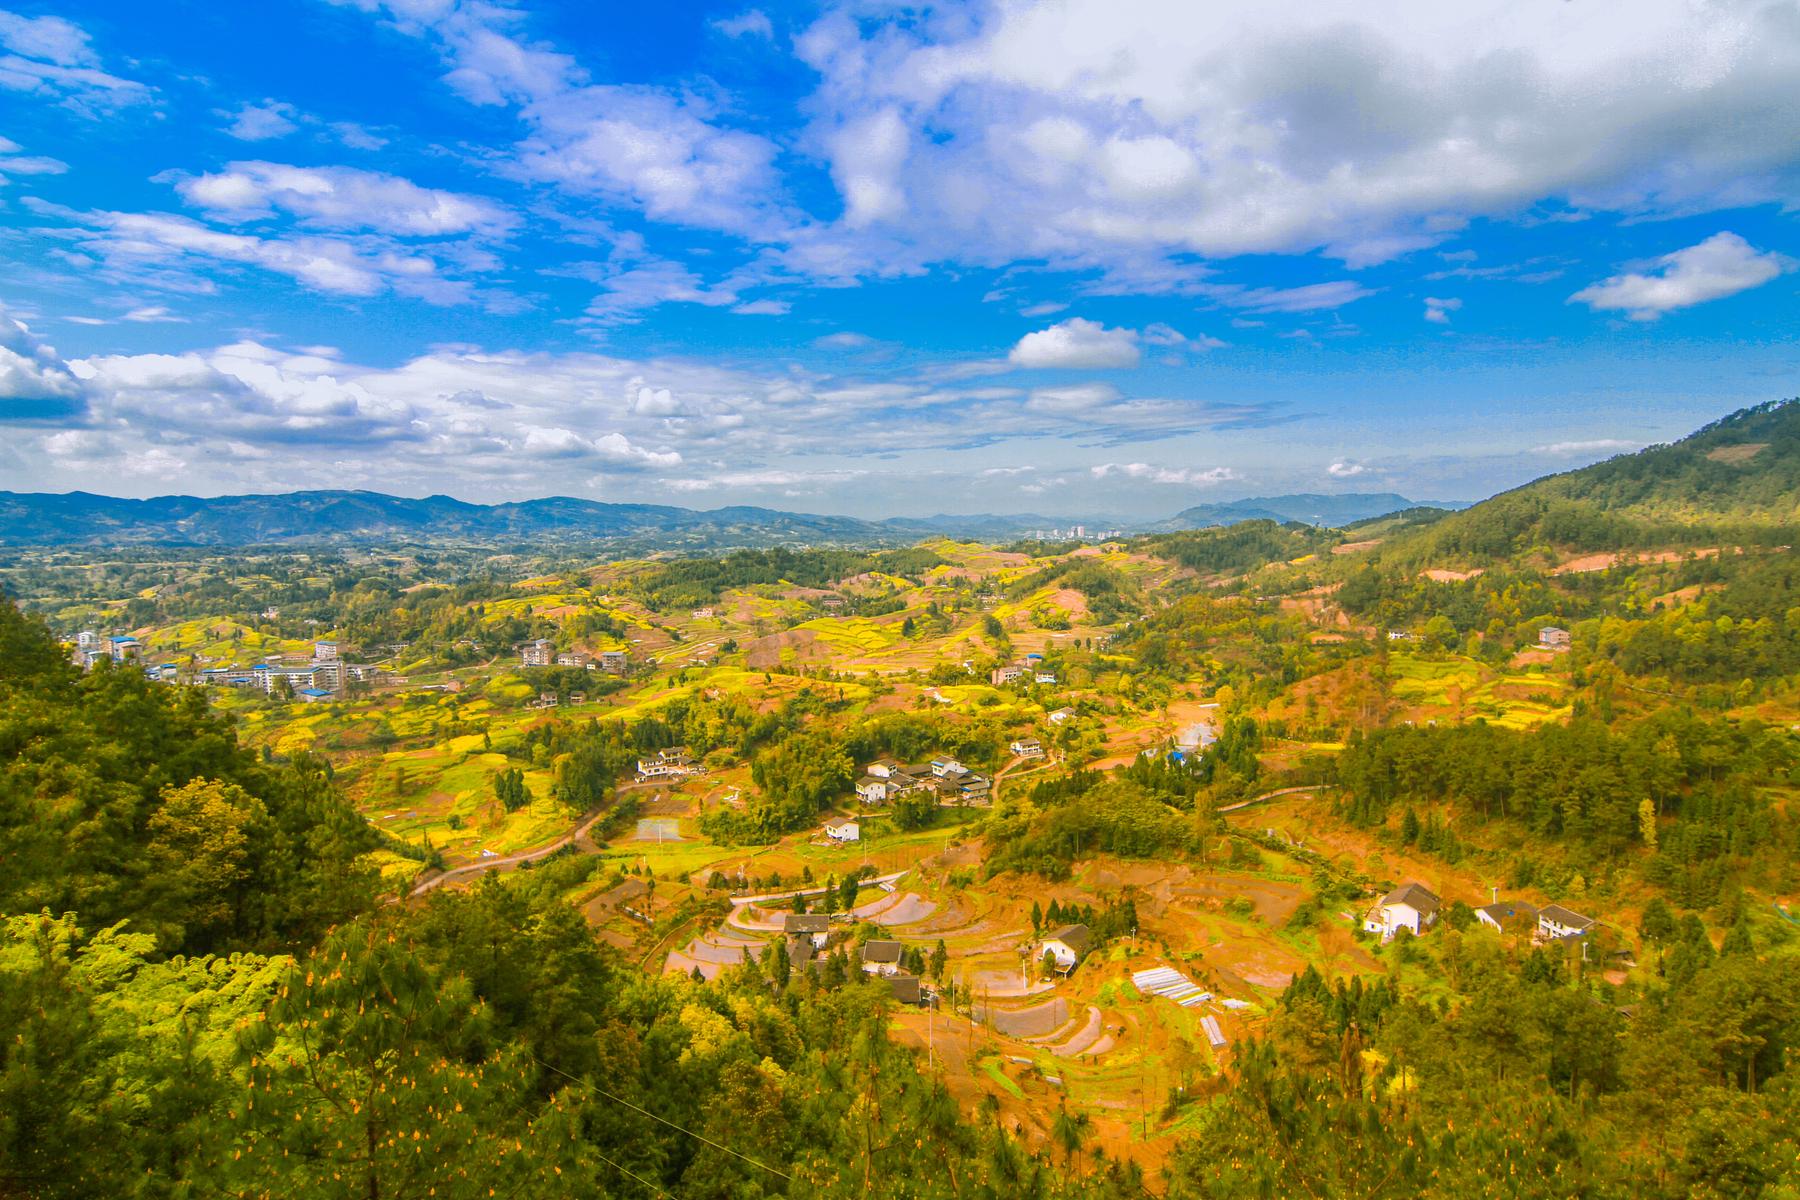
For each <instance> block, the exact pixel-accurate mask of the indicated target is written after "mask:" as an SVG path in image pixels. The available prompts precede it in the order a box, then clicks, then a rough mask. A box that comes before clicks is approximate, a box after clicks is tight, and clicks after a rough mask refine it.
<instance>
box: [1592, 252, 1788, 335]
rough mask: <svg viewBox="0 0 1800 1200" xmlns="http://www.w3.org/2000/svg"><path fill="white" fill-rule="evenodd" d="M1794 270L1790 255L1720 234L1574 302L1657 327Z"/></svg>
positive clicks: (1595, 288)
mask: <svg viewBox="0 0 1800 1200" xmlns="http://www.w3.org/2000/svg"><path fill="white" fill-rule="evenodd" d="M1793 269H1794V260H1793V259H1791V258H1788V257H1786V256H1785V255H1781V254H1777V253H1775V252H1774V251H1762V250H1758V249H1757V248H1756V247H1754V246H1752V245H1751V244H1750V243H1749V242H1746V241H1745V240H1744V239H1743V238H1741V237H1739V236H1738V235H1737V234H1735V233H1730V232H1724V233H1715V234H1713V236H1711V237H1709V238H1707V239H1706V240H1705V241H1704V242H1701V243H1700V244H1699V245H1697V246H1689V247H1688V248H1687V249H1685V250H1677V251H1675V252H1674V253H1673V254H1665V255H1663V256H1662V257H1661V258H1659V259H1657V260H1656V262H1655V264H1654V269H1652V270H1650V271H1647V272H1643V273H1639V272H1628V273H1626V274H1623V275H1614V276H1613V277H1612V278H1610V279H1606V280H1602V281H1601V282H1599V283H1596V284H1593V285H1592V286H1590V287H1585V288H1583V289H1581V290H1580V291H1579V292H1576V293H1575V294H1574V295H1573V296H1570V297H1569V300H1570V302H1571V303H1575V302H1579V303H1582V304H1586V305H1587V306H1588V307H1589V308H1593V309H1597V310H1601V311H1613V310H1621V309H1622V310H1624V311H1625V313H1626V315H1628V316H1629V317H1630V318H1631V319H1632V320H1634V321H1654V320H1656V319H1657V318H1658V317H1660V316H1662V315H1663V314H1664V313H1666V312H1673V311H1675V310H1676V309H1680V308H1690V307H1692V306H1693V305H1696V304H1704V303H1706V302H1707V301H1708V300H1721V299H1723V298H1725V297H1726V296H1735V295H1737V294H1738V293H1739V292H1743V291H1748V290H1749V289H1751V288H1755V287H1761V286H1762V285H1763V284H1765V283H1768V282H1769V281H1770V280H1772V279H1774V278H1776V277H1777V276H1779V275H1782V274H1785V273H1786V272H1788V271H1792V270H1793Z"/></svg>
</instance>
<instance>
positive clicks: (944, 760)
mask: <svg viewBox="0 0 1800 1200" xmlns="http://www.w3.org/2000/svg"><path fill="white" fill-rule="evenodd" d="M967 770H968V768H967V767H965V766H963V765H962V764H961V763H959V762H957V761H956V760H955V759H954V758H951V757H949V756H948V755H942V756H940V757H938V758H934V759H932V760H931V773H932V774H933V775H936V776H937V777H938V778H939V779H942V778H943V777H944V776H946V775H954V774H960V773H961V772H964V771H967Z"/></svg>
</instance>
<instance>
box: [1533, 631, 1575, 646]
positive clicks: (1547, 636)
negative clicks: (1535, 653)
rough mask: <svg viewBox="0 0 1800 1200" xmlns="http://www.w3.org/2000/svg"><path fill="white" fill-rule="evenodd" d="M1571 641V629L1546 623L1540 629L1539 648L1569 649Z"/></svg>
mask: <svg viewBox="0 0 1800 1200" xmlns="http://www.w3.org/2000/svg"><path fill="white" fill-rule="evenodd" d="M1569 642H1570V638H1569V631H1568V630H1566V629H1558V628H1557V627H1556V626H1554V625H1546V626H1544V627H1543V628H1542V629H1540V630H1538V648H1539V649H1540V650H1567V649H1568V648H1569Z"/></svg>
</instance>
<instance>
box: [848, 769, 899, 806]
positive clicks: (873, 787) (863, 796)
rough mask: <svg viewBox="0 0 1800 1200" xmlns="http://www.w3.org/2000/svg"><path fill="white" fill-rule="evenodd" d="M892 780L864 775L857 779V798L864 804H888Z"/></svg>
mask: <svg viewBox="0 0 1800 1200" xmlns="http://www.w3.org/2000/svg"><path fill="white" fill-rule="evenodd" d="M890 782H891V781H890V780H887V779H883V778H878V777H876V776H874V775H864V776H863V777H862V778H861V779H859V780H857V781H856V798H857V799H858V800H861V801H862V802H863V803H864V804H886V803H887V800H888V794H889V793H888V788H889V785H890Z"/></svg>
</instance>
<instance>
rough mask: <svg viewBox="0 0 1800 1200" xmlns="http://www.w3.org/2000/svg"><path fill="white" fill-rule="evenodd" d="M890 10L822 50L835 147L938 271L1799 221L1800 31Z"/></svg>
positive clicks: (883, 228)
mask: <svg viewBox="0 0 1800 1200" xmlns="http://www.w3.org/2000/svg"><path fill="white" fill-rule="evenodd" d="M880 11H881V10H867V11H863V10H858V11H857V12H856V13H854V14H850V13H846V12H845V11H843V10H828V11H827V13H826V15H824V16H823V17H821V18H820V19H819V20H818V21H817V22H815V24H814V25H813V26H812V27H811V28H809V29H807V30H806V31H805V32H804V33H802V35H801V36H800V37H799V38H798V39H797V40H796V48H797V50H798V52H799V54H800V56H801V58H802V59H803V60H804V61H806V62H807V63H808V64H809V65H811V66H812V67H813V68H814V69H815V70H817V71H819V72H820V74H821V77H822V84H821V87H820V90H819V94H818V96H817V97H816V99H815V103H814V104H813V106H812V108H813V111H814V112H815V113H816V114H817V115H816V117H815V121H814V125H813V128H812V130H811V134H812V138H813V140H814V142H815V144H816V145H818V146H819V147H821V148H822V149H823V150H824V152H825V153H826V154H827V156H828V157H830V158H831V160H832V166H833V170H834V177H835V178H836V179H837V180H838V182H839V186H840V191H841V193H842V195H843V198H844V201H845V206H846V211H847V212H848V213H850V214H853V215H854V220H855V223H856V228H858V229H879V231H880V232H881V234H882V237H883V238H885V239H888V240H887V241H886V242H884V243H883V244H884V245H890V246H891V245H892V244H895V243H897V244H899V245H901V246H904V247H906V248H908V249H909V250H910V252H911V253H913V254H914V255H916V256H917V258H918V259H919V260H921V261H927V262H929V261H962V262H1012V261H1019V260H1024V259H1032V260H1043V261H1048V262H1051V263H1053V264H1057V265H1064V266H1086V267H1093V268H1099V269H1102V270H1112V269H1113V268H1115V267H1116V266H1117V265H1118V264H1120V263H1121V262H1127V261H1133V260H1137V261H1141V260H1143V259H1144V258H1145V257H1146V256H1149V257H1155V256H1168V255H1178V254H1197V255H1203V256H1208V257H1223V256H1229V255H1235V254H1243V253H1264V252H1277V253H1296V252H1306V251H1310V250H1314V249H1321V248H1322V249H1324V250H1325V251H1326V252H1327V253H1329V254H1333V255H1335V256H1338V257H1340V258H1342V259H1343V260H1344V261H1345V262H1346V263H1347V264H1349V265H1351V266H1352V267H1360V266H1366V265H1370V264H1373V263H1377V262H1381V261H1384V260H1387V259H1390V258H1393V257H1396V256H1399V255H1402V254H1406V253H1410V252H1414V251H1416V250H1418V249H1420V248H1423V247H1428V246H1431V245H1434V244H1437V243H1438V242H1440V241H1442V240H1443V239H1444V238H1446V237H1448V236H1451V235H1453V234H1454V233H1456V232H1457V231H1458V230H1460V229H1461V228H1463V227H1464V226H1465V225H1466V223H1467V222H1468V221H1469V220H1470V219H1472V218H1475V217H1479V216H1500V217H1506V216H1511V215H1517V214H1523V213H1524V212H1526V210H1528V209H1529V208H1530V206H1532V205H1533V204H1536V203H1537V202H1539V201H1543V200H1546V199H1550V200H1555V201H1558V202H1561V203H1563V204H1564V205H1565V206H1569V207H1573V208H1576V209H1583V210H1589V211H1593V210H1601V211H1613V212H1624V213H1631V214H1636V213H1649V212H1671V211H1691V210H1693V209H1697V208H1702V209H1703V208H1706V207H1709V206H1731V205H1740V204H1744V203H1754V202H1762V201H1783V200H1785V199H1786V198H1788V197H1789V196H1791V195H1792V193H1793V184H1794V168H1795V166H1796V165H1797V160H1800V154H1797V153H1796V149H1795V148H1796V147H1800V72H1796V71H1795V70H1794V69H1793V64H1794V62H1795V61H1796V58H1797V57H1800V22H1795V21H1793V20H1792V19H1791V16H1792V14H1791V12H1790V11H1789V9H1788V6H1786V5H1780V4H1777V5H1771V4H1766V3H1763V2H1762V0H1711V2H1707V3H1693V2H1691V0H1584V2H1583V3H1579V4H1569V3H1566V2H1564V0H1525V3H1524V6H1523V7H1522V8H1521V7H1520V5H1519V4H1516V3H1507V2H1505V0H1473V2H1471V3H1466V4H1455V5H1436V4H1429V3H1425V2H1424V0H1397V2H1396V3H1392V4H1386V5H1379V6H1374V7H1371V6H1368V5H1356V4H1351V3H1348V2H1346V0H1328V2H1325V3H1316V2H1311V0H1271V2H1270V3H1265V4H1260V5H1253V6H1246V5H1231V4H1194V3H1191V0H1065V2H1063V3H1059V4H1056V5H1028V4H1001V5H995V6H993V7H992V8H991V9H989V10H987V11H985V12H983V13H982V14H980V15H977V16H961V17H952V16H949V15H947V14H943V13H939V14H936V15H935V19H932V18H920V17H918V16H917V14H915V13H914V12H913V11H912V10H902V11H900V12H897V13H895V14H893V15H888V16H880V15H876V14H877V13H879V12H880ZM1571 113H1575V114H1579V116H1578V118H1577V119H1570V115H1569V114H1571ZM872 120H879V121H880V122H881V123H882V124H881V127H880V128H881V131H882V133H881V137H880V138H879V139H875V140H876V141H878V142H879V144H880V145H881V146H882V147H883V148H884V153H883V154H882V155H881V156H880V158H881V163H882V169H881V170H880V171H879V172H873V173H872V172H870V171H869V170H867V169H866V164H865V162H864V160H865V159H866V158H867V157H868V155H869V149H870V141H871V139H869V138H867V137H864V136H858V134H859V133H860V132H862V131H866V130H868V129H870V125H869V124H868V123H869V122H871V121H872ZM903 135H904V136H903ZM871 195H873V196H875V197H876V198H877V200H878V202H877V203H874V204H871V203H870V202H869V200H868V197H869V196H871ZM864 245H865V246H866V247H869V248H871V250H872V249H873V246H872V243H870V242H867V241H865V243H864ZM1150 278H1153V276H1150ZM1163 286H1165V287H1166V286H1167V285H1166V283H1165V284H1164V285H1163Z"/></svg>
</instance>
